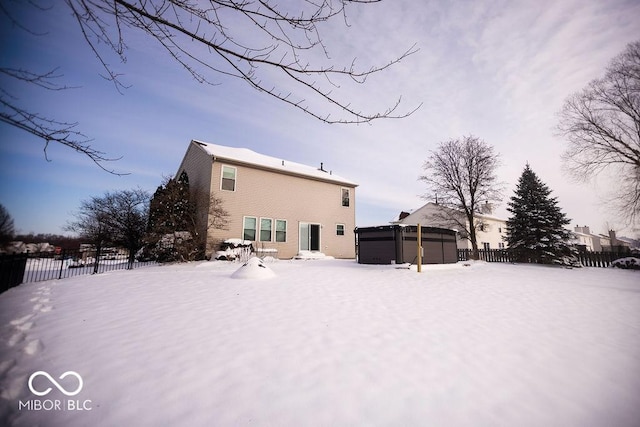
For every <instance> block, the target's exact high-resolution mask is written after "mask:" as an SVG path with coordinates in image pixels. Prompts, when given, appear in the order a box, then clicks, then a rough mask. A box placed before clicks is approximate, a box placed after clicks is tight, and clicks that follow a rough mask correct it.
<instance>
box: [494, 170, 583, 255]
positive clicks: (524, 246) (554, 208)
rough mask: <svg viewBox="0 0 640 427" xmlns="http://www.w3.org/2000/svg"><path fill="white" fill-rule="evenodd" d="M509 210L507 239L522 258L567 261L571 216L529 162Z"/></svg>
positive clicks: (571, 252)
mask: <svg viewBox="0 0 640 427" xmlns="http://www.w3.org/2000/svg"><path fill="white" fill-rule="evenodd" d="M507 210H508V211H509V212H511V217H510V218H509V219H508V220H507V237H506V241H507V243H508V245H509V249H510V250H512V251H513V252H514V253H515V254H516V257H517V259H518V260H519V261H522V262H537V263H545V264H549V263H554V264H564V263H567V261H568V259H569V258H570V257H571V255H572V254H573V249H572V248H571V246H570V245H569V243H568V241H569V239H570V237H571V234H570V232H569V230H567V229H565V228H564V226H565V225H567V224H569V223H570V222H571V220H569V219H567V217H566V216H565V214H564V213H563V212H562V211H561V210H560V207H558V201H557V199H556V198H555V197H551V190H550V189H549V187H547V185H546V184H544V183H543V182H542V181H541V180H540V179H539V178H538V176H537V175H536V174H535V173H534V172H533V171H532V170H531V168H530V167H529V164H527V166H526V167H525V169H524V171H523V172H522V176H520V180H519V181H518V186H517V188H516V191H515V195H514V196H512V197H511V200H510V201H509V203H508V208H507Z"/></svg>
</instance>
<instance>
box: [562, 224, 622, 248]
mask: <svg viewBox="0 0 640 427" xmlns="http://www.w3.org/2000/svg"><path fill="white" fill-rule="evenodd" d="M573 236H574V245H575V246H576V247H578V249H580V250H583V251H588V252H629V251H630V250H631V244H630V242H629V241H627V239H624V238H619V237H616V232H615V231H614V230H609V232H608V234H607V235H605V234H593V233H591V230H590V229H589V227H588V226H586V225H585V226H583V227H581V226H576V227H575V228H574V229H573Z"/></svg>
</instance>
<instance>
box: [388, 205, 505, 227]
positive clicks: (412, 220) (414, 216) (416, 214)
mask: <svg viewBox="0 0 640 427" xmlns="http://www.w3.org/2000/svg"><path fill="white" fill-rule="evenodd" d="M433 209H442V210H448V211H450V212H452V213H456V212H457V213H459V214H462V211H457V210H455V209H453V208H449V207H446V206H443V205H438V204H436V203H434V202H427V203H426V204H424V205H422V206H420V207H419V208H418V209H416V210H414V211H412V212H411V213H410V214H409V215H407V216H406V217H404V218H402V219H397V220H394V221H391V222H392V223H394V224H416V223H417V222H419V221H420V220H422V219H423V218H425V215H427V212H429V211H430V210H433ZM474 216H475V217H476V218H479V219H485V220H492V221H497V222H502V223H505V224H506V222H507V220H505V219H502V218H498V217H496V216H493V215H487V214H480V213H476V214H475V215H474Z"/></svg>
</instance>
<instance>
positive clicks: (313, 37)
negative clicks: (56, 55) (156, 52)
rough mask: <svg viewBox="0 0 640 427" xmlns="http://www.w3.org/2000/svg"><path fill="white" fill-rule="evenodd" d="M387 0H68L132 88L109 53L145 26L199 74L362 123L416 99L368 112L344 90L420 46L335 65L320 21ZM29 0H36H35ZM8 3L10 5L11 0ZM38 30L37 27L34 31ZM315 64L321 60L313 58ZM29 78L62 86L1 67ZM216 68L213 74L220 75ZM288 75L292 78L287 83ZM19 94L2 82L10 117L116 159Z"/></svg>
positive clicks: (48, 76)
mask: <svg viewBox="0 0 640 427" xmlns="http://www.w3.org/2000/svg"><path fill="white" fill-rule="evenodd" d="M379 1H380V0H321V1H318V2H313V1H305V2H293V3H289V4H283V3H279V2H275V1H270V0H243V1H233V0H209V1H198V0H147V1H143V0H130V1H126V0H66V5H67V6H68V7H69V8H70V10H71V13H72V15H73V17H74V18H75V20H76V21H77V23H78V25H79V29H80V32H81V34H82V37H84V39H85V40H86V42H87V43H88V44H89V46H90V48H91V49H92V51H93V53H94V54H95V56H96V58H97V59H98V61H99V62H100V64H101V65H102V68H103V69H104V71H105V75H104V76H103V77H105V78H107V79H108V80H110V81H112V82H113V84H114V85H115V88H116V89H117V90H118V91H121V90H122V89H124V88H126V84H125V83H124V82H123V81H122V78H121V77H122V76H121V75H120V74H119V73H118V72H117V71H116V70H115V69H114V68H113V66H112V65H111V63H110V61H109V60H108V56H109V55H111V54H115V55H116V56H117V57H118V58H119V60H120V61H121V62H125V61H126V53H127V44H126V41H125V38H127V37H130V36H131V35H132V34H133V33H136V32H137V33H143V34H145V35H146V36H148V38H149V40H152V41H154V42H155V43H158V45H159V46H161V47H162V48H163V49H164V50H165V51H166V52H167V54H168V55H169V57H170V58H172V59H173V60H175V61H176V62H177V63H178V64H180V65H181V66H182V67H183V68H184V69H185V70H186V71H187V72H188V73H189V74H190V75H191V76H192V77H193V78H195V79H196V80H197V81H199V82H201V83H207V84H211V85H215V84H217V82H216V81H215V78H217V77H222V78H239V79H241V80H243V81H244V82H246V83H247V84H249V85H250V86H251V87H253V88H255V89H257V90H258V91H260V92H262V93H265V94H267V95H270V96H272V97H274V98H276V99H278V100H279V101H282V102H284V103H286V104H289V105H291V106H293V107H295V108H297V109H299V110H301V111H303V112H304V113H307V114H309V115H311V116H313V117H315V118H317V119H319V120H321V121H323V122H327V123H362V122H370V121H372V120H376V119H381V118H401V117H406V116H408V115H410V114H411V113H412V112H413V111H415V110H416V109H417V108H414V109H410V110H405V111H399V106H400V102H401V98H398V99H397V100H396V101H394V102H392V103H391V105H390V106H389V107H388V108H386V109H385V110H384V111H372V112H367V111H363V110H361V109H360V108H359V107H357V106H355V105H353V104H352V102H351V100H350V99H348V96H343V97H341V96H339V93H340V88H341V86H342V85H343V84H347V83H353V82H355V83H364V82H365V81H366V79H367V77H369V76H371V75H372V74H376V73H379V72H381V71H383V70H385V69H387V68H389V67H390V66H392V65H394V64H396V63H398V62H400V61H402V60H404V59H405V58H407V57H408V56H409V55H411V54H413V53H415V52H416V51H417V49H416V47H415V45H414V46H411V47H409V48H408V49H407V50H405V51H404V53H402V54H401V55H400V56H398V57H396V58H393V59H389V60H387V61H386V62H383V63H382V64H380V65H365V66H364V67H362V68H361V67H358V66H356V60H355V59H353V60H352V61H350V62H349V63H347V64H346V65H337V64H335V63H334V61H333V60H331V58H330V54H329V48H328V46H327V45H326V44H325V42H324V39H323V36H322V34H321V29H323V28H324V29H326V27H324V24H325V23H327V22H328V21H331V22H333V21H336V20H339V19H344V22H345V24H346V25H347V26H348V22H347V5H354V4H357V5H366V4H370V3H377V2H379ZM30 3H31V2H30ZM5 6H6V7H5ZM0 12H1V13H2V14H4V15H5V17H6V18H7V19H8V20H9V22H11V23H12V24H13V26H14V27H17V28H18V29H19V30H23V31H30V30H29V29H27V28H26V27H25V26H24V25H22V24H21V23H20V22H19V21H18V20H17V19H15V18H14V16H13V14H12V13H11V10H10V9H9V8H8V6H7V5H2V7H0ZM30 32H31V31H30ZM314 64H317V65H314ZM2 72H3V73H5V74H7V75H9V76H10V77H13V78H16V79H18V80H21V81H23V82H30V83H33V84H36V85H39V86H41V87H44V88H46V89H50V90H58V89H61V88H62V87H61V86H58V85H57V84H56V83H55V80H54V78H55V77H57V75H56V71H55V70H54V71H51V72H48V73H43V74H35V73H31V72H28V71H24V70H9V69H3V70H2ZM214 77H215V78H214ZM283 82H285V83H283ZM15 101H16V98H15V97H13V96H11V95H10V94H9V93H8V92H7V91H6V90H5V89H2V105H3V106H4V111H3V112H2V115H1V118H2V120H3V121H5V122H6V123H9V124H11V125H13V126H17V127H18V128H20V129H23V130H25V131H27V132H30V133H32V134H34V135H36V136H38V137H41V138H43V139H44V140H45V141H46V142H47V143H49V142H59V143H62V144H64V145H67V146H69V147H71V148H73V149H75V150H77V151H80V152H82V153H84V154H86V155H88V156H89V157H90V158H91V159H92V160H93V161H94V162H96V163H98V164H99V165H101V167H102V162H104V161H108V160H112V159H109V158H107V157H105V155H104V153H102V152H99V151H96V150H94V149H92V148H91V146H90V145H89V144H88V142H89V141H90V140H88V139H86V137H84V135H82V134H81V133H79V132H77V131H76V130H75V128H76V125H77V123H66V122H61V121H57V120H54V119H50V118H45V117H42V116H40V115H38V114H36V113H31V112H29V111H28V110H27V109H26V108H23V107H19V106H17V103H16V102H15Z"/></svg>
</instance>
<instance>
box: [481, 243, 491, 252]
mask: <svg viewBox="0 0 640 427" xmlns="http://www.w3.org/2000/svg"><path fill="white" fill-rule="evenodd" d="M482 248H483V249H484V250H485V251H488V250H489V249H491V245H490V244H489V243H487V242H483V243H482Z"/></svg>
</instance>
